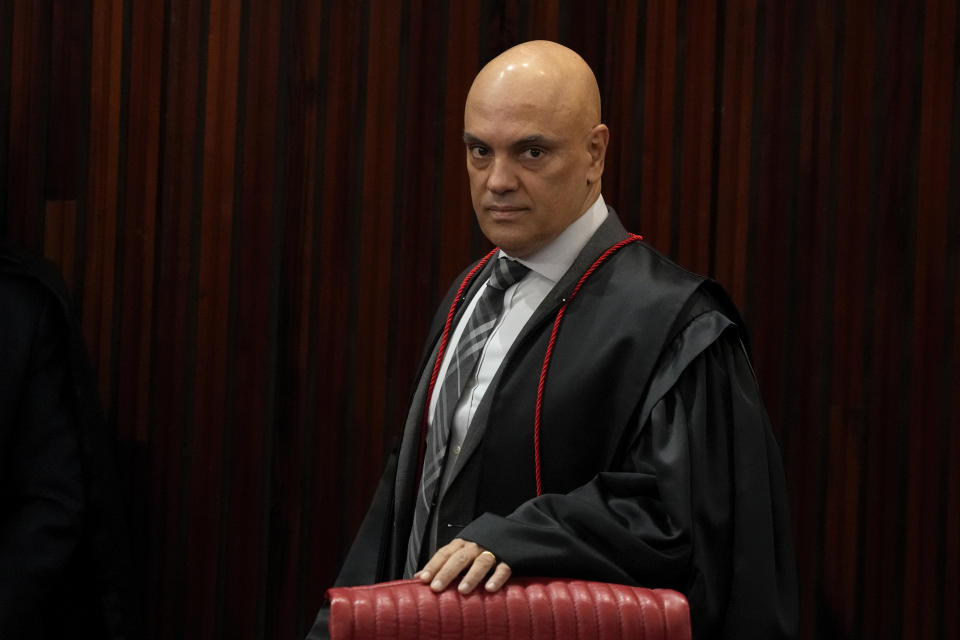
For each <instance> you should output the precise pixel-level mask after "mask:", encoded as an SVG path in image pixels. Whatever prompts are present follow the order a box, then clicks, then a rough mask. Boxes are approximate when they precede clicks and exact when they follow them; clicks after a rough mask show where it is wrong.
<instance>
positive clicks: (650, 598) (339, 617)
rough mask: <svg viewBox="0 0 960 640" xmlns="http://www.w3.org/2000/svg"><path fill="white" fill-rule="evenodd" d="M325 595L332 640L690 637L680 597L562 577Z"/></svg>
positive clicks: (403, 584) (409, 584)
mask: <svg viewBox="0 0 960 640" xmlns="http://www.w3.org/2000/svg"><path fill="white" fill-rule="evenodd" d="M327 597H328V598H329V599H330V638H331V640H369V639H372V638H391V639H393V640H408V639H409V640H414V639H417V640H433V639H440V638H443V639H444V640H454V639H457V638H463V639H464V640H466V639H468V638H469V639H470V640H474V639H475V638H503V639H512V638H517V639H521V638H522V639H524V640H527V639H534V640H541V639H542V640H555V639H561V640H567V639H569V640H573V639H580V638H584V639H585V638H591V639H598V640H621V639H623V640H626V639H627V638H630V639H632V640H689V639H690V634H691V632H690V613H689V610H688V607H687V600H686V598H684V597H683V595H681V594H679V593H677V592H676V591H670V590H669V589H643V588H640V587H628V586H626V585H621V584H608V583H605V582H587V581H584V580H567V579H562V578H557V579H552V578H551V579H548V578H513V579H511V580H510V581H509V582H508V583H507V585H506V586H505V587H504V588H503V589H501V590H500V591H498V592H497V593H487V592H485V591H482V590H481V589H477V590H476V591H475V592H474V593H472V594H470V595H466V596H464V595H461V594H460V593H459V592H458V591H457V590H456V589H447V590H445V591H443V592H441V593H439V594H436V593H434V592H433V591H431V590H430V588H429V587H428V586H427V585H425V584H423V583H421V582H420V581H419V580H397V581H394V582H383V583H380V584H374V585H368V586H362V587H338V588H334V589H330V590H329V591H328V592H327Z"/></svg>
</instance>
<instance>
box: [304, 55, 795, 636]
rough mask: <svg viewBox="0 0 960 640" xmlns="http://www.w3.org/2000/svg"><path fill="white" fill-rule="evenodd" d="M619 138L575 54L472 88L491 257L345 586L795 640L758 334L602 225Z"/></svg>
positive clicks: (460, 293)
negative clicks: (411, 586)
mask: <svg viewBox="0 0 960 640" xmlns="http://www.w3.org/2000/svg"><path fill="white" fill-rule="evenodd" d="M608 141H609V131H608V130H607V127H606V126H604V125H603V124H602V123H601V121H600V93H599V89H598V87H597V83H596V79H595V78H594V75H593V73H592V71H591V70H590V68H589V66H587V64H586V63H585V62H584V61H583V60H582V59H581V58H580V57H579V56H578V55H577V54H576V53H574V52H573V51H571V50H569V49H567V48H565V47H562V46H560V45H558V44H556V43H552V42H542V41H538V42H530V43H525V44H522V45H518V46H517V47H514V48H512V49H509V50H508V51H506V52H504V53H503V54H501V55H500V56H498V57H497V58H495V59H494V60H492V61H491V62H490V63H489V64H487V65H486V66H485V67H484V68H483V69H482V70H481V71H480V73H479V74H478V75H477V78H476V79H475V80H474V83H473V86H472V87H471V89H470V93H469V95H468V96H467V101H466V107H465V110H464V143H465V151H466V160H467V172H468V174H469V177H470V185H471V192H472V196H473V205H474V210H475V213H476V215H477V219H478V222H479V224H480V228H481V230H482V231H483V232H484V234H485V235H486V237H487V238H488V239H489V240H490V241H491V242H493V243H494V244H495V245H497V247H498V249H496V250H495V251H493V252H491V253H490V254H489V255H488V256H487V257H486V258H484V259H483V260H482V261H480V262H479V263H477V264H476V265H474V266H473V267H472V268H470V269H468V270H467V271H466V272H465V274H466V275H461V277H460V278H458V279H457V280H456V281H455V282H454V283H453V286H452V287H451V288H450V291H449V292H448V294H447V297H446V299H445V301H444V302H443V303H442V304H441V306H440V309H439V310H438V312H437V315H436V316H435V319H434V325H433V327H432V329H431V331H430V334H429V338H428V343H427V347H426V353H425V356H424V360H423V364H422V365H421V369H420V374H419V378H418V382H417V385H416V388H415V391H414V395H413V400H412V403H411V407H410V411H409V414H408V416H407V420H406V423H405V425H404V432H403V437H402V442H401V446H400V448H399V451H398V452H396V453H395V454H394V455H393V456H392V457H391V459H390V461H389V462H388V466H387V471H386V473H385V474H384V476H383V479H382V481H381V483H380V486H379V488H378V491H377V494H376V495H375V497H374V501H373V504H372V506H371V508H370V510H369V512H368V514H367V517H366V519H365V520H364V523H363V525H362V526H361V530H360V532H359V533H358V535H357V538H356V540H355V542H354V544H353V546H352V547H351V549H350V552H349V554H348V556H347V558H346V561H345V562H344V565H343V568H342V569H341V572H340V576H339V577H338V580H337V583H338V584H339V585H354V584H366V583H372V582H378V581H384V580H391V579H397V578H402V577H407V578H410V577H413V578H416V579H419V580H421V581H423V582H424V583H427V584H429V585H430V587H431V588H432V589H434V590H435V591H442V590H443V589H446V588H450V587H452V586H454V585H456V588H458V589H459V590H460V592H462V593H470V592H472V591H473V590H475V589H477V588H482V589H485V590H487V591H491V592H493V591H497V590H499V589H500V588H502V587H503V585H504V584H505V583H506V582H507V581H508V580H509V578H510V577H511V576H512V575H528V576H562V577H570V578H581V579H590V580H599V581H606V582H618V583H624V584H631V585H639V586H644V587H668V588H672V589H676V590H678V591H680V592H682V593H684V594H685V595H686V597H687V599H688V601H689V603H690V611H691V621H692V624H693V629H694V636H695V637H698V638H714V637H720V638H739V639H744V638H764V639H772V638H790V637H794V636H795V635H796V630H797V629H796V628H797V602H796V598H797V594H796V578H795V568H794V559H793V549H792V542H791V538H790V523H789V508H788V504H787V498H786V484H785V481H784V475H783V468H782V462H781V460H780V452H779V450H778V447H777V444H776V442H775V440H774V438H773V435H772V433H771V429H770V425H769V421H768V418H767V415H766V412H765V410H764V408H763V403H762V400H761V398H760V393H759V389H758V385H757V383H756V380H755V378H754V374H753V370H752V368H751V366H750V362H749V358H748V355H747V350H746V347H745V345H744V343H745V337H744V331H743V323H742V321H741V319H740V317H739V314H738V313H737V311H736V309H735V308H734V305H733V304H732V302H731V301H730V300H729V298H728V297H727V295H726V293H725V292H724V291H723V289H722V288H721V287H720V286H719V285H718V284H716V283H715V282H712V281H710V280H708V279H706V278H703V277H701V276H697V275H695V274H692V273H690V272H688V271H685V270H684V269H682V268H681V267H679V266H677V265H675V264H673V263H672V262H671V261H670V260H668V259H667V258H665V257H664V256H662V255H660V254H659V253H657V252H656V251H655V250H654V249H652V248H651V247H650V246H648V245H646V244H645V243H643V242H642V241H641V239H640V238H639V236H635V235H633V234H630V233H628V232H627V231H626V230H625V229H624V228H623V226H622V225H621V224H620V221H619V219H618V217H617V215H616V213H615V212H614V211H613V210H612V209H610V208H608V207H607V206H606V204H605V203H604V200H603V197H602V195H601V186H600V180H601V176H602V173H603V167H604V159H605V153H606V149H607V143H608ZM508 276H509V277H508ZM491 301H493V302H491ZM325 615H326V613H325V612H323V611H321V614H320V615H319V616H318V619H317V622H316V623H315V625H314V629H313V631H312V632H311V636H310V637H311V638H320V637H323V634H324V633H325V629H324V626H325V625H326V618H325Z"/></svg>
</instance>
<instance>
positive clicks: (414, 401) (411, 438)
mask: <svg viewBox="0 0 960 640" xmlns="http://www.w3.org/2000/svg"><path fill="white" fill-rule="evenodd" d="M493 264H494V261H493V260H491V261H490V264H487V265H484V267H483V269H482V270H481V271H480V273H478V274H477V275H476V276H475V277H474V279H473V282H471V283H470V287H469V288H468V289H467V293H466V294H465V295H464V299H463V302H461V303H460V308H459V309H457V312H456V314H454V318H453V322H452V323H451V333H452V328H453V327H456V326H457V323H458V322H460V319H461V318H462V317H463V312H464V310H465V309H466V308H467V301H469V300H470V299H471V298H472V297H473V296H474V295H476V292H477V290H478V289H479V288H480V285H482V284H483V283H484V282H486V281H487V279H488V278H489V277H490V272H491V270H492V269H493ZM452 303H453V300H452V299H448V300H445V301H444V302H443V303H441V309H440V313H438V314H437V315H438V316H439V317H440V322H439V323H437V322H434V326H433V327H432V328H431V331H430V336H429V340H430V342H429V343H428V344H432V345H433V347H432V348H431V349H429V351H427V352H426V353H425V354H424V357H423V360H422V362H421V365H420V378H419V380H418V381H417V386H416V388H415V389H414V392H413V397H412V398H411V400H410V408H409V409H408V410H407V419H406V421H405V422H404V425H403V436H402V439H401V442H400V453H399V456H398V462H397V481H396V483H395V486H394V495H393V500H394V514H395V517H394V523H393V540H392V541H391V566H393V567H395V568H396V567H397V566H399V567H400V570H401V572H402V562H403V560H404V559H405V557H406V552H407V539H408V537H409V535H410V525H411V520H412V516H413V507H414V490H415V487H416V485H417V483H418V482H419V478H418V477H417V474H418V472H419V468H418V466H419V462H420V460H419V458H420V427H421V425H422V421H423V412H424V410H425V409H424V404H425V403H426V401H427V390H428V388H429V386H430V376H431V375H432V374H433V365H434V362H436V360H437V352H438V351H439V350H440V335H441V333H442V332H443V324H444V321H445V319H446V310H447V309H448V308H449V305H450V304H452ZM425 351H426V350H425ZM398 562H399V563H400V564H399V565H398V564H397V563H398Z"/></svg>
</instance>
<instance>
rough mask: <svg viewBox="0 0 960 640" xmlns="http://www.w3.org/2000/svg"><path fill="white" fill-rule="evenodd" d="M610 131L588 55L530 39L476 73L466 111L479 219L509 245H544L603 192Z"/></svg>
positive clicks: (527, 249)
mask: <svg viewBox="0 0 960 640" xmlns="http://www.w3.org/2000/svg"><path fill="white" fill-rule="evenodd" d="M609 135H610V134H609V132H608V131H607V128H606V126H604V125H603V124H602V123H601V122H600V90H599V88H598V87H597V80H596V78H595V77H594V76H593V72H592V71H591V70H590V67H589V66H588V65H587V63H586V62H584V60H583V58H581V57H580V56H579V55H577V54H576V53H574V52H573V51H571V50H570V49H567V48H566V47H564V46H562V45H559V44H557V43H555V42H546V41H542V40H538V41H534V42H525V43H524V44H520V45H517V46H515V47H513V48H512V49H508V50H507V51H504V52H503V53H502V54H500V55H499V56H497V57H496V58H494V59H493V60H491V61H490V62H489V63H488V64H487V65H486V66H485V67H484V68H483V69H482V70H481V71H480V73H478V74H477V77H476V79H475V80H474V81H473V85H472V86H471V87H470V93H469V94H468V95H467V103H466V106H465V108H464V112H463V141H464V143H465V145H466V151H467V173H469V174H470V193H471V196H472V198H473V208H474V210H475V211H476V214H477V220H478V222H479V223H480V229H481V230H482V231H483V233H484V234H485V235H486V236H487V238H489V239H490V241H491V242H493V243H494V244H496V245H498V246H499V247H500V248H501V249H503V250H504V251H506V252H507V253H508V254H509V255H512V256H514V257H520V258H522V257H527V256H530V255H531V254H533V253H534V252H536V251H538V250H539V249H542V248H544V247H546V246H547V245H548V244H549V243H550V242H551V241H552V240H553V239H554V238H556V237H557V236H558V235H560V234H561V233H562V232H563V230H564V229H566V228H567V227H568V226H569V225H570V224H571V223H573V222H574V221H575V220H577V219H578V218H579V217H580V216H581V215H582V214H583V213H584V212H585V211H586V210H587V209H588V208H589V207H590V206H591V205H592V204H593V203H594V202H596V200H597V198H598V197H599V195H600V176H601V175H602V174H603V163H604V157H605V155H606V151H607V142H608V140H609Z"/></svg>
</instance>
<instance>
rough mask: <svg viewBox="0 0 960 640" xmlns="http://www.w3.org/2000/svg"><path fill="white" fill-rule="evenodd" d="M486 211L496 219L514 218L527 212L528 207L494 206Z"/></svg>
mask: <svg viewBox="0 0 960 640" xmlns="http://www.w3.org/2000/svg"><path fill="white" fill-rule="evenodd" d="M486 209H487V211H488V212H489V213H490V215H491V216H492V217H493V218H494V219H508V218H512V217H514V216H516V215H519V214H520V213H522V212H524V211H526V210H527V208H526V207H520V206H514V205H506V204H494V205H490V206H488V207H486Z"/></svg>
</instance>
